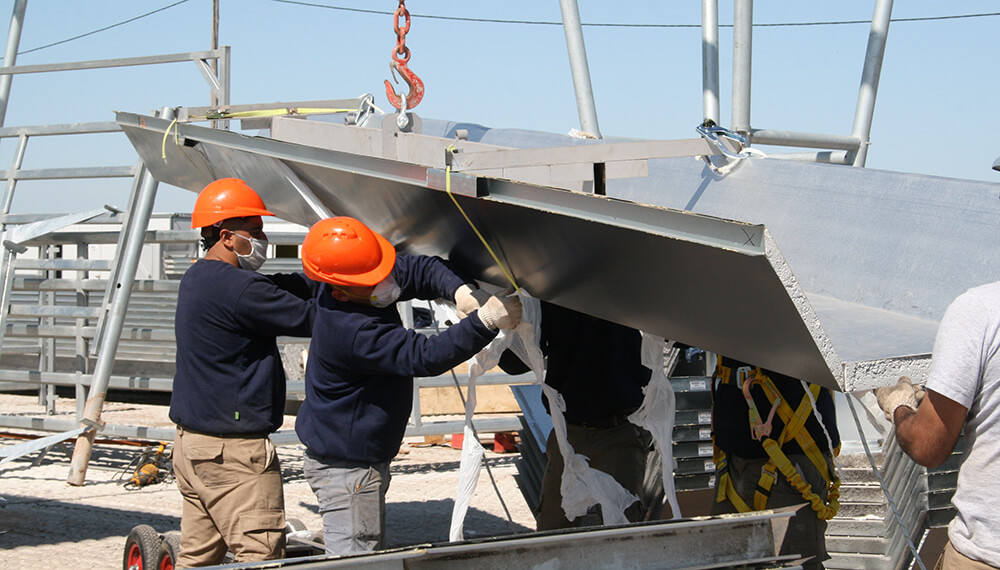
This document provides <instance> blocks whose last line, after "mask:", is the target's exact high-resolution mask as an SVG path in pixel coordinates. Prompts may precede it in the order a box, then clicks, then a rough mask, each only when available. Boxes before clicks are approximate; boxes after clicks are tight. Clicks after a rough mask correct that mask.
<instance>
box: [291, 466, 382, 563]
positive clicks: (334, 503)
mask: <svg viewBox="0 0 1000 570" xmlns="http://www.w3.org/2000/svg"><path fill="white" fill-rule="evenodd" d="M302 472H303V473H304V474H305V477H306V480H307V481H309V486H310V487H311V488H312V490H313V493H315V494H316V500H317V502H318V503H319V513H320V515H321V516H322V517H323V544H324V545H325V546H326V553H327V554H348V553H352V552H372V551H375V550H379V549H382V548H384V546H385V493H386V491H387V490H388V489H389V464H388V463H379V464H376V465H366V464H362V463H358V462H355V461H343V460H336V459H328V458H323V457H315V456H312V455H309V454H306V456H305V458H304V460H303V463H302Z"/></svg>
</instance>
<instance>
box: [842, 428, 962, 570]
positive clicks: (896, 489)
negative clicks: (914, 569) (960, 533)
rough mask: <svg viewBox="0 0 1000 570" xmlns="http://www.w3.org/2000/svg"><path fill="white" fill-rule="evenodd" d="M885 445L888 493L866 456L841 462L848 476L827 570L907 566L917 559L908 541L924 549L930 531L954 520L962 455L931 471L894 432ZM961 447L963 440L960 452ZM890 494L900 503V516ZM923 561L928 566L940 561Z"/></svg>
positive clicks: (882, 457) (882, 459)
mask: <svg viewBox="0 0 1000 570" xmlns="http://www.w3.org/2000/svg"><path fill="white" fill-rule="evenodd" d="M886 441H887V444H886V445H885V448H884V450H883V451H882V452H880V453H878V454H876V455H875V456H874V459H875V461H876V464H877V465H878V468H879V471H880V473H881V477H882V481H883V482H884V484H885V486H886V489H885V490H883V488H882V486H881V485H880V484H879V481H878V478H877V477H876V475H875V472H874V471H873V470H872V467H871V464H870V462H869V460H868V458H867V457H866V455H865V454H863V453H856V454H850V455H842V456H841V457H840V458H839V459H838V464H839V465H840V468H841V475H842V477H843V484H842V487H841V507H840V512H839V513H838V514H837V516H836V517H835V518H833V519H832V520H831V521H830V523H829V526H828V528H827V532H826V543H827V550H828V551H829V552H830V555H831V557H832V558H831V560H829V561H828V562H827V563H826V567H827V568H843V569H886V570H895V569H897V568H904V567H906V566H907V565H908V564H910V562H911V561H912V560H913V555H912V552H911V550H910V544H909V542H912V544H913V545H915V546H917V545H919V544H920V542H921V538H922V537H923V536H924V533H925V532H927V530H928V529H930V528H935V527H941V526H946V525H947V524H948V522H949V521H950V520H951V518H952V517H953V516H954V509H953V507H951V496H952V495H953V494H954V492H955V479H956V470H957V467H958V465H959V463H960V461H961V458H960V452H957V451H956V452H955V453H953V455H952V457H950V458H949V459H948V461H946V462H945V464H944V465H942V466H940V467H938V468H935V469H932V470H927V469H925V468H923V467H921V466H920V465H917V464H916V463H914V462H913V460H912V459H910V458H909V457H908V456H907V455H906V454H905V453H903V451H902V449H900V447H899V444H898V443H897V441H896V438H895V437H894V436H893V434H891V433H890V434H888V435H887V437H886ZM961 448H962V442H959V444H958V446H956V449H959V450H960V449H961ZM885 491H887V492H888V494H889V495H890V496H891V497H892V499H893V502H894V503H895V507H896V510H895V512H894V510H893V508H892V504H890V502H889V500H888V499H887V497H886V492H885ZM923 562H924V564H925V565H926V566H928V567H929V566H932V565H933V564H934V562H935V561H934V560H924V561H923Z"/></svg>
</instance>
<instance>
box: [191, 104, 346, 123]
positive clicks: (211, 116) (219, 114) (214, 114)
mask: <svg viewBox="0 0 1000 570" xmlns="http://www.w3.org/2000/svg"><path fill="white" fill-rule="evenodd" d="M354 111H357V109H324V108H318V107H317V108H309V107H298V108H293V109H260V110H257V111H237V112H235V113H230V112H229V111H222V110H215V111H210V112H209V113H207V114H206V115H204V116H202V115H191V118H192V119H205V120H213V121H214V120H222V119H246V118H251V117H276V116H279V115H327V114H332V113H353V112H354Z"/></svg>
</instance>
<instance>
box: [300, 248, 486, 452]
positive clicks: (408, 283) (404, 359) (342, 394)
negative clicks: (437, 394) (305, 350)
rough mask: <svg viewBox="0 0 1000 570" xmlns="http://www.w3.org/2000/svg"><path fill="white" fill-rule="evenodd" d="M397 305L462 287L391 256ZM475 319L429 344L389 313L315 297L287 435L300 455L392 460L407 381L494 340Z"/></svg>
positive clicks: (447, 275) (407, 406) (326, 294)
mask: <svg viewBox="0 0 1000 570" xmlns="http://www.w3.org/2000/svg"><path fill="white" fill-rule="evenodd" d="M393 276H394V277H395V279H396V282H397V283H399V287H400V290H401V294H400V298H399V300H401V301H405V300H408V299H427V300H430V299H437V298H446V299H453V298H454V296H455V290H456V289H458V287H459V286H460V285H461V284H462V283H463V280H462V279H461V278H459V277H458V276H457V275H456V274H455V273H453V272H452V271H451V270H450V269H448V267H447V266H446V265H445V263H444V261H443V260H441V259H440V258H437V257H428V256H407V255H399V256H397V258H396V266H395V268H393ZM496 334H497V333H496V331H493V330H490V329H488V328H486V326H484V325H483V323H482V321H481V320H480V319H479V318H478V315H476V313H475V312H473V313H472V314H470V315H469V316H468V317H467V318H465V319H462V320H461V321H460V322H459V323H457V324H455V325H452V326H451V327H448V328H447V329H446V330H444V331H443V332H442V333H441V334H439V335H436V336H425V335H423V334H421V333H418V332H415V331H412V330H409V329H406V328H404V327H403V325H402V322H401V320H400V317H399V312H398V311H397V309H396V307H395V306H389V307H387V308H384V309H378V308H375V307H368V306H362V305H357V304H354V303H349V302H348V303H343V302H340V301H337V300H336V299H334V298H333V296H332V295H331V288H330V286H329V285H324V286H323V288H322V289H321V290H320V294H319V298H318V303H317V308H316V325H315V327H314V328H313V336H312V342H311V344H310V346H309V360H308V364H307V366H306V399H305V402H303V404H302V407H301V408H300V409H299V413H298V416H297V417H296V420H295V432H296V433H297V434H298V436H299V440H300V441H301V442H302V443H304V444H305V445H306V447H307V448H308V453H310V454H311V455H315V456H320V457H325V458H329V459H339V460H347V461H355V462H359V463H364V464H368V465H372V464H376V463H383V462H387V461H389V460H391V459H392V458H393V457H395V456H396V453H398V452H399V446H400V444H401V443H402V441H403V435H404V433H405V431H406V423H407V420H408V419H409V417H410V410H411V407H412V404H413V377H414V376H437V375H439V374H443V373H444V372H446V371H448V370H449V369H450V368H453V367H454V366H456V365H457V364H460V363H462V362H464V361H466V360H468V359H469V358H471V357H472V356H474V355H475V354H476V353H477V352H479V351H480V350H481V349H482V348H483V347H484V346H486V345H487V344H489V342H490V341H491V340H492V339H493V338H494V337H495V336H496Z"/></svg>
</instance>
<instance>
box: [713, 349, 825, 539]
mask: <svg viewBox="0 0 1000 570" xmlns="http://www.w3.org/2000/svg"><path fill="white" fill-rule="evenodd" d="M732 374H733V371H732V370H731V369H729V368H728V367H726V366H723V365H722V357H721V356H720V357H719V360H718V363H717V365H716V371H715V374H714V377H715V378H721V379H722V381H723V383H726V382H730V381H731V380H732V378H731V376H732ZM713 382H714V379H713ZM746 382H751V383H757V384H760V385H761V387H762V388H763V390H764V394H765V396H766V397H767V399H768V401H769V402H770V403H771V405H772V407H776V408H777V414H778V416H779V417H780V418H781V421H782V423H783V424H784V428H783V429H782V431H781V434H780V435H779V436H778V438H777V441H775V440H774V439H772V438H769V437H765V438H763V440H762V445H763V447H764V451H765V452H767V454H768V458H769V461H768V463H767V464H765V465H764V467H763V469H762V470H761V476H760V480H759V482H758V484H757V490H756V491H755V493H754V507H753V510H761V509H765V508H767V500H768V497H769V496H770V491H771V487H772V486H773V485H774V481H775V479H776V478H777V472H778V471H780V472H781V474H782V475H784V476H785V478H786V479H787V480H788V482H789V483H790V484H791V485H792V486H793V487H795V488H796V489H797V490H798V491H799V492H800V493H801V494H802V497H803V498H804V499H805V500H806V501H807V502H808V503H809V504H810V506H811V507H812V509H813V510H814V511H816V516H817V517H818V518H820V519H822V520H827V519H830V518H833V517H834V516H835V515H836V514H837V511H838V510H839V507H840V502H839V500H838V499H839V498H840V479H839V477H837V474H836V473H835V472H834V470H833V469H831V468H830V466H829V465H828V464H827V461H826V458H825V456H824V455H823V452H822V451H821V450H820V449H819V447H818V446H817V445H816V442H815V440H814V439H813V438H812V436H811V435H810V434H809V431H808V430H807V429H805V423H806V420H808V419H809V415H810V414H811V413H812V402H813V401H815V400H816V398H818V397H819V394H820V391H821V390H822V388H821V387H820V386H816V385H810V387H809V391H810V393H811V396H812V398H811V399H810V394H805V395H803V398H802V402H800V404H799V406H798V407H797V408H796V409H795V410H794V411H793V410H792V408H791V406H789V405H788V403H787V401H786V399H785V398H784V397H782V395H781V393H780V392H778V389H777V387H776V386H775V385H774V382H773V381H772V380H771V378H770V377H768V376H767V374H765V373H764V372H763V370H761V369H760V368H759V367H757V368H755V369H754V370H753V372H752V373H751V374H750V375H749V376H748V377H747V378H746ZM775 404H777V405H775ZM748 405H749V406H750V408H751V412H753V413H751V414H750V415H751V423H752V424H753V423H755V422H756V423H760V416H759V414H757V413H756V406H755V405H754V403H753V400H752V399H748ZM754 427H755V426H753V425H751V427H750V429H751V433H754ZM793 439H794V440H795V441H796V442H797V443H798V444H799V447H800V448H801V449H802V452H803V453H804V454H805V455H806V456H807V457H808V458H809V460H810V461H811V462H812V464H813V465H814V466H815V467H816V470H817V471H819V473H820V474H822V476H823V479H824V481H825V483H826V486H827V502H826V503H824V502H823V500H822V499H821V498H820V497H819V496H818V495H817V494H816V493H813V492H812V488H811V486H810V485H809V484H808V483H807V482H806V481H805V480H803V479H802V477H801V476H800V475H799V474H798V472H797V471H796V470H795V467H794V466H793V465H792V463H791V461H790V460H789V459H788V457H787V456H786V455H785V454H784V452H783V451H781V447H782V446H783V445H784V444H785V443H787V442H789V441H791V440H793ZM839 452H840V447H839V446H838V447H837V449H834V450H833V454H834V455H839ZM713 459H714V460H715V463H716V488H717V489H718V491H717V493H716V502H722V501H725V500H727V499H728V500H729V501H730V502H731V503H732V504H733V506H734V507H735V508H736V509H737V510H738V511H739V512H748V511H750V510H752V509H751V508H750V506H749V505H747V503H746V502H745V501H744V500H743V498H742V497H740V496H739V494H738V493H737V492H736V489H735V487H734V486H733V484H732V479H731V477H730V475H729V468H728V462H727V461H726V454H725V452H723V451H722V450H721V449H719V448H718V446H715V449H714V454H713Z"/></svg>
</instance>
